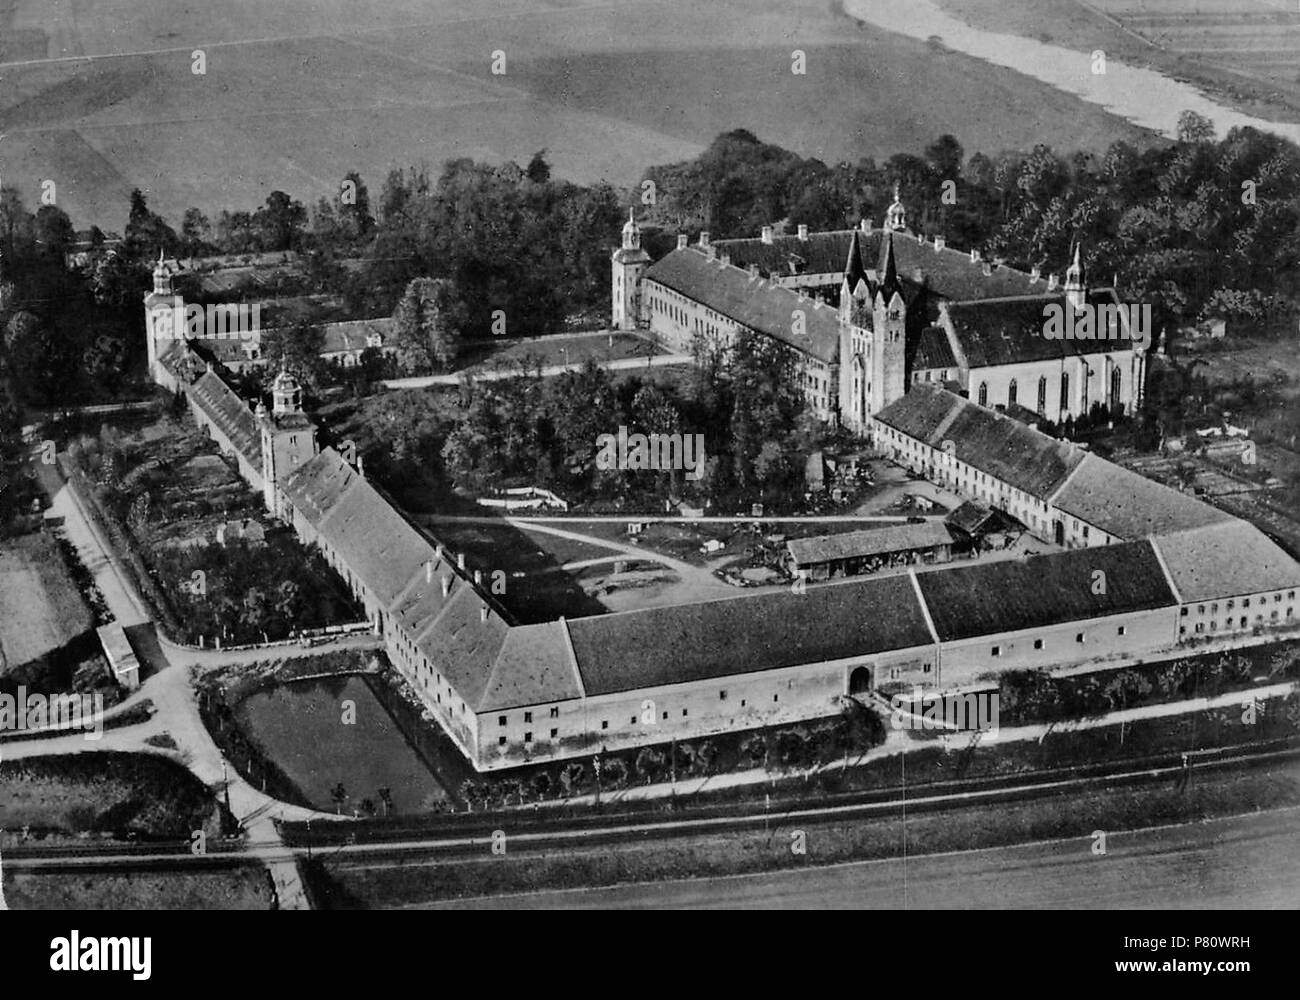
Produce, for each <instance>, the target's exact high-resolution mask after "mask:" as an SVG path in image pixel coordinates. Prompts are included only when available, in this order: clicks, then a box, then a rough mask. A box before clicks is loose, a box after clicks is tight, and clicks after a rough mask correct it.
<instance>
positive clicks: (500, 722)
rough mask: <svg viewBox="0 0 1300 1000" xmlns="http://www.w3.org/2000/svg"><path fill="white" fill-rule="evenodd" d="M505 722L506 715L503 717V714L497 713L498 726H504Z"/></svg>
mask: <svg viewBox="0 0 1300 1000" xmlns="http://www.w3.org/2000/svg"><path fill="white" fill-rule="evenodd" d="M505 724H506V717H505V716H504V715H498V716H497V725H498V726H504V725H505Z"/></svg>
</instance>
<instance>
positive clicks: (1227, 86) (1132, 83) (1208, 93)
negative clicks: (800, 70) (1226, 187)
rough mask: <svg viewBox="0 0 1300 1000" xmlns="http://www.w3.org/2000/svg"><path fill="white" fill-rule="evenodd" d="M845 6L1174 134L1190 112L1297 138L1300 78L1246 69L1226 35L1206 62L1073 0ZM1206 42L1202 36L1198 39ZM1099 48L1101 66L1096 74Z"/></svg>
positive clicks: (864, 20)
mask: <svg viewBox="0 0 1300 1000" xmlns="http://www.w3.org/2000/svg"><path fill="white" fill-rule="evenodd" d="M841 9H842V10H843V11H844V13H845V15H846V16H848V17H850V18H852V19H853V20H855V21H857V22H859V23H861V24H867V25H871V26H874V27H876V28H882V29H884V30H886V31H892V32H896V33H898V34H902V35H906V36H908V37H911V38H916V39H926V40H929V39H932V38H936V37H937V38H938V39H941V40H942V43H943V45H944V47H946V48H948V49H951V50H953V51H956V52H962V53H964V54H966V55H970V56H974V57H976V58H978V59H982V60H984V61H985V62H988V63H991V64H993V65H997V66H1004V67H1007V68H1010V69H1014V70H1016V71H1017V72H1020V73H1023V74H1024V75H1026V76H1029V77H1032V78H1033V79H1035V80H1037V81H1039V82H1041V83H1046V84H1048V85H1050V86H1052V87H1055V88H1057V89H1058V90H1061V91H1064V92H1066V93H1070V94H1073V95H1075V96H1077V97H1080V98H1082V99H1083V100H1085V101H1087V102H1088V103H1090V104H1094V105H1098V106H1100V107H1104V108H1106V109H1107V110H1108V111H1111V112H1112V113H1114V114H1117V115H1119V116H1121V117H1123V118H1125V119H1126V120H1128V121H1130V122H1132V123H1134V124H1136V125H1140V126H1142V127H1144V128H1149V129H1152V130H1154V131H1157V132H1159V133H1161V134H1163V135H1165V136H1170V137H1172V136H1173V135H1175V133H1176V130H1177V124H1178V116H1179V115H1180V114H1181V113H1182V112H1183V111H1184V110H1188V109H1190V110H1193V111H1196V112H1198V113H1200V114H1202V115H1204V116H1205V117H1207V118H1209V119H1210V120H1212V121H1213V122H1214V123H1215V125H1216V126H1217V128H1218V131H1219V132H1220V133H1221V134H1222V133H1226V132H1227V131H1228V129H1230V128H1233V127H1235V126H1251V127H1254V128H1258V129H1262V130H1268V131H1273V132H1276V133H1277V134H1279V135H1283V136H1285V137H1286V138H1288V139H1291V140H1292V141H1293V142H1300V83H1298V82H1297V81H1296V78H1295V77H1294V75H1293V76H1292V80H1291V82H1290V83H1285V82H1283V81H1280V80H1276V79H1273V78H1271V77H1266V76H1262V75H1261V74H1260V73H1258V72H1256V71H1254V70H1251V69H1249V68H1248V66H1247V63H1248V59H1247V53H1244V52H1243V51H1241V50H1240V49H1239V48H1237V47H1236V46H1234V47H1232V48H1231V49H1229V48H1228V47H1227V36H1225V38H1224V46H1225V49H1224V59H1223V60H1222V61H1220V60H1218V59H1217V58H1216V59H1215V60H1213V61H1212V60H1210V59H1209V58H1207V57H1206V56H1204V55H1203V54H1199V53H1195V52H1193V51H1190V50H1188V51H1179V50H1177V49H1174V48H1162V47H1161V46H1160V45H1159V44H1156V43H1153V42H1151V41H1150V40H1148V39H1146V38H1145V37H1144V36H1143V35H1141V34H1140V33H1138V32H1136V31H1134V30H1132V29H1131V28H1127V27H1125V26H1124V23H1123V21H1122V19H1120V18H1118V17H1115V16H1114V15H1110V14H1107V13H1106V12H1105V11H1103V10H1101V8H1100V7H1094V6H1093V5H1090V4H1083V3H1079V2H1076V0H842V3H841ZM1169 20H1170V21H1171V22H1177V20H1178V16H1177V15H1171V16H1170V18H1169ZM1225 30H1226V29H1225ZM1199 37H1200V36H1198V38H1199ZM1212 41H1213V40H1212V38H1211V37H1210V36H1206V38H1205V39H1204V40H1202V41H1201V42H1200V44H1202V45H1206V44H1212ZM1185 44H1188V45H1191V44H1193V42H1192V40H1190V39H1189V40H1188V41H1187V42H1186V43H1185ZM1098 51H1100V52H1102V53H1104V54H1105V72H1097V71H1096V67H1097V65H1098V64H1097V62H1096V60H1095V58H1094V57H1095V53H1096V52H1098ZM1231 59H1237V60H1238V62H1237V63H1235V64H1234V63H1231V62H1228V60H1231Z"/></svg>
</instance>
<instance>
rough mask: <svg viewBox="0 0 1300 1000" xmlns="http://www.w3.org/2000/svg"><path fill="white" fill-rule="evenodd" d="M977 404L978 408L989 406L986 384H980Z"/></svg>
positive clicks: (987, 386) (987, 385)
mask: <svg viewBox="0 0 1300 1000" xmlns="http://www.w3.org/2000/svg"><path fill="white" fill-rule="evenodd" d="M979 402H980V406H988V405H989V384H988V383H987V382H981V383H980V392H979Z"/></svg>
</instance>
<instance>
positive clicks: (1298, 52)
mask: <svg viewBox="0 0 1300 1000" xmlns="http://www.w3.org/2000/svg"><path fill="white" fill-rule="evenodd" d="M935 2H936V3H937V4H938V6H940V7H942V8H943V9H944V10H946V11H948V12H949V13H951V14H955V15H957V16H958V17H961V18H962V19H963V20H965V21H967V22H968V23H970V24H973V25H976V26H978V27H982V28H986V29H989V30H992V31H1001V32H1008V33H1011V34H1017V35H1021V36H1023V37H1025V38H1034V39H1037V40H1039V41H1042V42H1048V43H1050V44H1053V45H1061V46H1064V47H1066V48H1072V49H1078V50H1079V51H1083V52H1092V51H1094V50H1096V49H1102V50H1104V51H1105V52H1106V54H1107V56H1108V57H1109V58H1113V59H1118V60H1120V61H1122V62H1125V63H1129V64H1131V65H1135V66H1147V67H1150V68H1152V69H1157V70H1160V71H1162V72H1164V73H1166V74H1167V75H1169V76H1173V77H1176V78H1178V79H1181V80H1188V81H1190V82H1192V83H1195V84H1197V85H1198V86H1200V87H1202V88H1203V89H1205V90H1206V91H1208V92H1209V93H1211V94H1212V95H1215V96H1217V97H1219V98H1220V99H1222V100H1224V101H1226V102H1227V103H1229V104H1232V105H1233V106H1234V107H1237V108H1239V109H1240V110H1243V111H1247V112H1249V113H1251V114H1255V115H1259V116H1261V117H1265V118H1271V119H1274V120H1278V121H1300V4H1296V3H1294V2H1293V0H935Z"/></svg>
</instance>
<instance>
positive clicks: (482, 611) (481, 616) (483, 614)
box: [478, 604, 488, 622]
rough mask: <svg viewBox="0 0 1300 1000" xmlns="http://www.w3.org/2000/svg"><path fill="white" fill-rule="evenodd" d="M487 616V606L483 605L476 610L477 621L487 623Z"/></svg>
mask: <svg viewBox="0 0 1300 1000" xmlns="http://www.w3.org/2000/svg"><path fill="white" fill-rule="evenodd" d="M487 616H488V606H487V605H486V604H484V605H483V606H482V607H481V608H479V609H478V620H479V621H481V622H485V621H487Z"/></svg>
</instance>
